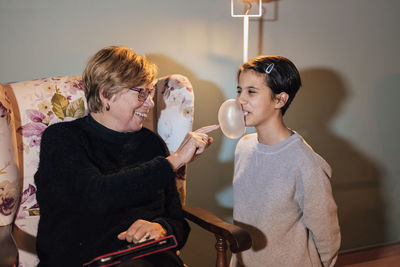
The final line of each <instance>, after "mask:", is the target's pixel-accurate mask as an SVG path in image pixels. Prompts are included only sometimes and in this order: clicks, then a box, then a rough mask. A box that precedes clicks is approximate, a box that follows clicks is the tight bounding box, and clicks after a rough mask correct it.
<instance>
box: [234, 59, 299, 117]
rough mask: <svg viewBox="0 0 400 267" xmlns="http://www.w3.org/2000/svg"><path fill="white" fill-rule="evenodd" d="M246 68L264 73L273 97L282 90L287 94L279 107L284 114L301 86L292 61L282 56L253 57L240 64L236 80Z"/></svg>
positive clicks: (297, 72)
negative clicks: (285, 100) (287, 96)
mask: <svg viewBox="0 0 400 267" xmlns="http://www.w3.org/2000/svg"><path fill="white" fill-rule="evenodd" d="M271 64H273V65H271ZM247 70H252V71H255V72H258V73H261V74H265V83H266V85H267V86H268V87H269V88H271V90H272V94H273V97H275V95H277V94H280V93H282V92H285V93H287V94H288V95H289V99H288V101H287V102H286V104H285V105H284V106H283V107H282V108H281V111H282V115H285V112H286V110H287V109H288V107H289V105H290V103H292V101H293V99H294V97H295V95H296V93H297V91H298V90H299V88H300V87H301V79H300V74H299V71H298V70H297V68H296V66H295V65H294V64H293V62H291V61H290V60H289V59H287V58H285V57H282V56H258V57H255V58H253V59H250V60H249V61H247V62H245V63H243V64H242V65H241V66H240V68H239V71H238V75H237V79H238V81H239V76H240V74H241V73H242V72H244V71H247Z"/></svg>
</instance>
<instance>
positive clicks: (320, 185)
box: [297, 166, 340, 266]
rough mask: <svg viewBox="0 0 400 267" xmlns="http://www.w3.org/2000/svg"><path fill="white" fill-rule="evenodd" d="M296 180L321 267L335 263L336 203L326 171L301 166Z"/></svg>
mask: <svg viewBox="0 0 400 267" xmlns="http://www.w3.org/2000/svg"><path fill="white" fill-rule="evenodd" d="M302 170H303V171H302V172H301V174H300V177H299V179H298V190H297V191H298V192H302V193H301V196H300V208H301V209H302V211H303V216H304V224H305V226H306V228H307V229H308V230H309V232H310V234H311V235H312V237H313V240H314V242H315V246H316V248H317V250H318V253H319V256H320V259H321V262H322V264H323V266H334V265H335V262H336V260H337V256H338V250H339V247H340V229H339V222H338V216H337V206H336V203H335V201H334V198H333V195H332V188H331V184H330V181H329V176H328V174H327V173H326V172H325V171H324V169H323V168H322V167H321V166H308V167H306V168H302Z"/></svg>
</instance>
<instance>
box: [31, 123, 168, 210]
mask: <svg viewBox="0 0 400 267" xmlns="http://www.w3.org/2000/svg"><path fill="white" fill-rule="evenodd" d="M61 124H62V123H60V126H58V125H54V126H56V127H48V128H47V129H46V131H45V132H44V134H43V136H42V141H41V150H40V162H39V168H38V171H37V172H36V174H35V183H36V185H37V187H38V191H37V198H38V202H39V205H40V206H41V208H42V205H51V207H54V206H55V205H57V206H59V207H63V209H65V210H67V211H68V210H74V211H75V212H82V213H87V212H88V211H89V212H93V213H96V214H102V213H106V212H110V211H115V209H116V208H117V207H118V208H124V207H127V206H132V205H135V204H136V203H132V202H133V201H135V199H141V198H140V194H142V195H143V196H145V194H146V192H144V190H141V189H142V188H153V189H154V190H157V189H160V188H164V187H166V186H167V184H168V182H169V180H170V181H173V180H174V172H173V170H172V167H171V165H170V164H169V162H168V160H166V159H165V158H164V157H161V156H159V157H155V158H154V159H152V160H150V161H147V162H144V163H142V164H140V165H136V166H134V167H126V168H124V169H122V170H120V171H118V172H114V173H102V172H101V171H100V170H99V169H98V168H97V167H96V166H95V165H94V164H93V163H92V162H91V159H89V157H88V155H87V153H86V151H85V149H84V147H83V145H82V144H81V142H82V141H81V138H80V136H79V135H78V134H76V133H75V132H73V131H72V130H70V129H69V128H67V127H62V126H61ZM133 195H135V196H136V197H134V198H132V196H133ZM41 200H45V201H41ZM55 203H56V204H55ZM137 204H140V203H137Z"/></svg>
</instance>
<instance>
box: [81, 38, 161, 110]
mask: <svg viewBox="0 0 400 267" xmlns="http://www.w3.org/2000/svg"><path fill="white" fill-rule="evenodd" d="M156 76H157V66H156V65H155V64H153V63H151V62H150V61H148V60H147V59H146V57H144V56H140V55H138V54H136V53H135V52H134V51H133V50H132V49H131V48H127V47H123V46H109V47H105V48H103V49H101V50H100V51H98V52H97V53H96V54H94V55H93V56H92V57H91V58H90V59H89V60H88V62H87V64H86V67H85V69H84V71H83V74H82V81H83V86H84V89H85V96H86V100H87V104H88V109H89V111H90V112H94V113H95V112H99V111H101V109H102V107H103V103H102V102H101V99H100V89H101V90H102V93H103V96H104V97H105V98H107V99H110V98H111V97H112V96H113V95H115V94H118V93H119V92H121V91H122V90H124V89H127V88H131V87H136V86H141V85H143V84H151V83H153V82H154V80H155V79H156Z"/></svg>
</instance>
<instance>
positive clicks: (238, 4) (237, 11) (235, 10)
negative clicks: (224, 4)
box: [231, 0, 262, 62]
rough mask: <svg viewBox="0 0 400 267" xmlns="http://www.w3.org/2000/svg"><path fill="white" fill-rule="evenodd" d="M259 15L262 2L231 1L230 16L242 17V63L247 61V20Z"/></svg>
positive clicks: (253, 0)
mask: <svg viewBox="0 0 400 267" xmlns="http://www.w3.org/2000/svg"><path fill="white" fill-rule="evenodd" d="M253 3H255V4H256V5H254V4H253ZM257 4H258V7H257ZM261 15H262V0H231V16H232V17H243V62H246V61H247V59H248V43H249V18H250V17H261Z"/></svg>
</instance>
